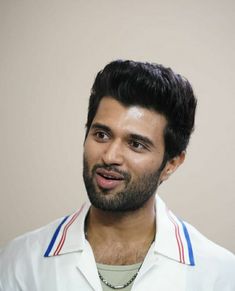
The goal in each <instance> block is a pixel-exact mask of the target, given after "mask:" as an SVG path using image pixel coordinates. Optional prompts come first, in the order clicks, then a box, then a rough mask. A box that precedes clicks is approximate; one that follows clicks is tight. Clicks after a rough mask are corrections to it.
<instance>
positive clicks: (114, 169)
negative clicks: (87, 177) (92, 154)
mask: <svg viewBox="0 0 235 291" xmlns="http://www.w3.org/2000/svg"><path fill="white" fill-rule="evenodd" d="M97 169H104V170H106V171H112V172H116V173H118V174H120V175H122V176H123V178H124V179H125V180H126V181H127V182H129V181H130V180H131V175H130V174H129V173H128V172H125V171H121V170H119V169H118V168H117V167H116V166H114V165H105V164H96V165H95V166H94V167H93V169H92V175H94V174H95V172H96V170H97Z"/></svg>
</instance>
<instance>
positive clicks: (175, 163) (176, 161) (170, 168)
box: [159, 151, 186, 183]
mask: <svg viewBox="0 0 235 291" xmlns="http://www.w3.org/2000/svg"><path fill="white" fill-rule="evenodd" d="M185 155H186V153H185V151H183V152H181V153H180V154H179V155H178V156H176V157H174V158H172V159H171V160H169V161H168V162H167V163H166V165H165V167H164V169H163V170H162V172H161V175H160V179H159V181H160V183H161V182H163V181H165V180H167V179H168V178H169V177H170V175H171V174H173V173H174V172H175V170H176V169H177V168H178V167H179V166H180V165H181V164H182V163H183V162H184V160H185Z"/></svg>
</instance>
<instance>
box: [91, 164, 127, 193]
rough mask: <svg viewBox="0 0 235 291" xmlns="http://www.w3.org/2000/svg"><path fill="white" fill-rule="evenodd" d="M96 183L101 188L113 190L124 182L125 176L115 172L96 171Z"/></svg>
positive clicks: (100, 169)
mask: <svg viewBox="0 0 235 291" xmlns="http://www.w3.org/2000/svg"><path fill="white" fill-rule="evenodd" d="M95 177H96V182H97V184H98V186H99V187H100V188H103V189H107V190H111V189H114V188H115V187H117V186H118V185H120V184H121V183H122V181H123V180H124V177H123V175H121V174H119V173H117V172H114V171H108V170H105V169H102V168H98V169H97V170H96V175H95Z"/></svg>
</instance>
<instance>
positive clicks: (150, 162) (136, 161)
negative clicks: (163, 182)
mask: <svg viewBox="0 0 235 291" xmlns="http://www.w3.org/2000/svg"><path fill="white" fill-rule="evenodd" d="M127 163H128V165H127V166H128V167H129V168H131V169H132V170H133V172H136V173H138V174H139V173H141V174H143V173H144V172H152V171H156V170H157V169H158V168H160V166H161V160H160V159H156V157H153V156H152V155H151V156H149V157H146V156H136V155H134V156H133V155H132V156H130V155H129V157H128V160H127Z"/></svg>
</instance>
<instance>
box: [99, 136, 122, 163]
mask: <svg viewBox="0 0 235 291" xmlns="http://www.w3.org/2000/svg"><path fill="white" fill-rule="evenodd" d="M102 160H103V162H104V163H105V164H106V165H121V164H122V163H123V149H122V145H121V142H120V141H112V142H111V143H109V144H107V147H106V148H105V150H104V152H103V155H102Z"/></svg>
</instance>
